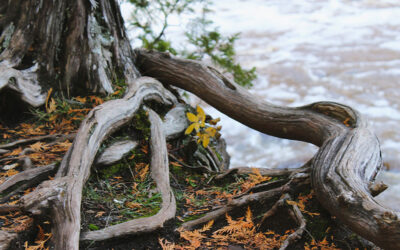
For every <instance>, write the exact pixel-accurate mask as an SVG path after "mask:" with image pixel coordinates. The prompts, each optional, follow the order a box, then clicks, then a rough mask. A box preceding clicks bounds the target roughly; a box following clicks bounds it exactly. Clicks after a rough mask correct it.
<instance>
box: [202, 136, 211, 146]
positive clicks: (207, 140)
mask: <svg viewBox="0 0 400 250" xmlns="http://www.w3.org/2000/svg"><path fill="white" fill-rule="evenodd" d="M209 143H210V137H209V136H208V135H207V134H204V136H203V147H205V148H206V147H207V146H208V144H209Z"/></svg>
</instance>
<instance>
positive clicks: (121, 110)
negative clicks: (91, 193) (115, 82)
mask: <svg viewBox="0 0 400 250" xmlns="http://www.w3.org/2000/svg"><path fill="white" fill-rule="evenodd" d="M132 86H140V87H139V88H138V89H136V90H135V89H134V88H133V87H132V88H130V89H129V91H128V92H127V93H126V95H125V96H124V98H123V99H118V100H112V101H108V102H106V103H103V104H102V105H100V106H97V107H96V108H94V109H93V110H92V111H91V112H90V113H89V114H88V116H87V118H86V119H85V120H84V121H83V122H82V124H81V127H80V129H79V131H78V133H77V136H76V139H75V140H74V143H73V144H72V146H71V147H70V149H69V151H68V152H67V154H66V156H65V157H64V159H63V161H62V163H61V166H60V169H59V171H58V174H57V175H56V178H55V179H54V180H51V181H45V182H43V183H42V184H41V185H39V186H38V188H37V189H36V190H35V191H33V192H32V193H30V194H28V195H25V196H24V197H22V199H21V201H22V204H23V205H24V207H25V209H26V210H28V211H30V212H32V213H33V214H41V213H42V210H45V209H48V208H51V211H52V215H53V218H54V224H53V225H54V227H53V229H52V233H53V239H52V240H53V242H54V244H55V247H56V249H78V246H79V238H80V208H81V205H80V204H81V198H82V187H83V184H84V183H85V182H86V180H87V179H88V177H89V173H90V167H91V165H92V163H93V161H94V158H95V155H96V153H97V150H98V149H99V147H100V144H101V142H102V141H103V140H104V139H105V138H107V136H108V135H110V134H111V133H112V132H113V131H115V130H116V129H118V128H119V127H121V126H122V125H124V124H126V123H127V122H128V121H130V120H131V119H132V117H133V115H134V114H135V113H136V111H137V110H138V109H139V108H140V106H141V104H142V102H143V101H144V100H157V101H159V102H162V103H166V104H168V103H169V104H172V103H173V102H174V101H175V97H174V96H173V95H172V94H170V93H169V92H167V91H166V90H165V89H164V88H163V87H162V85H161V84H160V83H159V82H158V81H156V80H154V79H151V78H148V77H143V78H138V79H137V80H135V82H133V83H132ZM50 201H51V206H50V203H49V202H50Z"/></svg>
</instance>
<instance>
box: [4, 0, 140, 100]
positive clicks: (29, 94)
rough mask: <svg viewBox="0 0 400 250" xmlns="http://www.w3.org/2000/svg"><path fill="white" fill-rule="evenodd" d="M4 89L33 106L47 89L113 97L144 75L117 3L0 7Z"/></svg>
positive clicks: (26, 3) (21, 3) (60, 2)
mask: <svg viewBox="0 0 400 250" xmlns="http://www.w3.org/2000/svg"><path fill="white" fill-rule="evenodd" d="M0 6H1V9H0V14H1V15H0V32H1V34H0V52H1V53H0V89H2V88H4V87H8V88H11V89H13V90H15V91H17V92H18V93H20V94H21V96H22V99H23V100H24V101H26V102H27V103H29V104H30V105H33V106H40V105H42V104H43V103H44V102H45V98H46V94H45V90H46V89H47V88H50V87H52V88H55V89H62V90H64V91H65V92H66V93H67V94H68V95H73V94H75V93H78V91H82V90H85V91H88V92H98V93H112V92H113V87H112V81H113V80H116V79H124V80H125V81H126V82H132V80H133V79H134V78H136V77H137V76H138V75H139V74H138V72H137V70H136V67H135V65H134V61H133V60H134V54H133V52H132V49H131V47H130V44H129V40H128V39H127V37H126V34H125V29H124V26H123V20H122V17H121V14H120V11H119V5H118V3H117V1H114V0H111V1H107V0H100V1H95V0H91V1H85V0H78V1H66V0H58V1H24V0H17V1H8V0H1V1H0Z"/></svg>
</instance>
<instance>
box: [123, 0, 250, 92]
mask: <svg viewBox="0 0 400 250" xmlns="http://www.w3.org/2000/svg"><path fill="white" fill-rule="evenodd" d="M129 2H130V3H132V4H133V5H134V6H135V9H134V11H133V13H132V21H131V23H130V24H131V26H132V29H133V31H135V32H138V33H139V35H138V36H137V37H138V40H139V42H140V43H141V46H142V47H144V48H146V49H153V50H158V51H161V52H170V53H172V54H174V55H179V56H183V57H186V58H188V59H196V60H202V59H209V60H211V61H212V63H213V64H214V65H215V66H217V67H218V68H219V69H221V70H222V71H223V72H224V73H229V74H231V75H232V76H233V78H234V80H235V82H236V83H238V84H239V85H242V86H247V87H250V86H252V84H251V81H253V80H254V79H255V78H256V77H257V76H256V73H255V70H256V69H255V68H254V67H253V68H252V69H250V70H247V69H244V68H243V67H242V66H241V65H240V64H239V63H237V62H235V55H236V53H235V49H234V44H235V41H236V40H237V39H238V38H239V34H234V35H232V36H227V37H225V36H223V35H222V34H221V33H220V32H219V31H218V29H216V28H214V27H213V22H212V21H211V20H210V19H209V18H208V14H209V13H210V12H211V10H210V8H209V6H210V5H211V2H210V1H209V0H154V1H149V0H129ZM195 7H196V9H201V13H196V12H195V10H194V8H195ZM188 13H189V14H191V15H194V16H195V17H194V18H193V19H192V20H191V21H190V24H189V26H188V30H186V32H185V35H186V38H187V42H188V44H190V47H191V49H185V50H181V51H180V50H178V49H176V48H174V47H173V46H172V44H171V41H170V39H169V38H168V37H166V35H165V31H166V29H167V28H168V26H169V23H168V18H169V17H170V16H171V15H178V16H181V15H182V14H188Z"/></svg>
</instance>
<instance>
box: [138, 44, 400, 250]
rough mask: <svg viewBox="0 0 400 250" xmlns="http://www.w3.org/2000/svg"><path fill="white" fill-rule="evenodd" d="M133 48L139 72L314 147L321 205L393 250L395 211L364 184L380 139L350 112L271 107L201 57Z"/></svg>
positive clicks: (370, 178)
mask: <svg viewBox="0 0 400 250" xmlns="http://www.w3.org/2000/svg"><path fill="white" fill-rule="evenodd" d="M136 53H137V55H138V59H137V66H138V67H139V69H140V71H141V72H142V73H143V74H144V75H148V76H151V77H155V78H157V79H158V80H160V81H161V82H163V83H164V84H170V85H172V86H176V87H179V88H182V89H185V90H187V91H190V92H192V93H194V94H196V95H197V96H199V97H200V98H202V99H203V100H204V101H206V102H207V103H209V104H210V105H212V106H214V107H215V108H217V109H218V110H220V111H221V112H223V113H225V114H227V115H228V116H230V117H232V118H234V119H236V120H237V121H239V122H241V123H243V124H245V125H247V126H249V127H251V128H254V129H256V130H258V131H260V132H264V133H266V134H269V135H273V136H277V137H281V138H287V139H294V140H300V141H305V142H309V143H313V144H314V145H317V146H319V147H320V149H319V151H318V152H317V154H316V155H315V156H314V158H313V160H312V162H311V168H312V172H311V173H312V174H311V180H312V186H313V188H314V189H315V190H316V195H317V198H318V200H319V201H320V202H321V204H322V205H323V206H324V207H325V208H326V209H327V210H328V211H329V212H330V213H331V214H332V215H334V216H336V217H337V218H339V219H340V220H341V221H342V222H343V223H345V224H346V225H347V226H348V227H349V228H350V229H351V230H353V231H354V232H356V233H357V234H359V235H361V236H363V237H365V238H366V239H368V240H370V241H372V242H374V243H375V244H377V245H378V246H380V247H383V248H385V249H400V241H399V239H400V213H399V212H398V211H393V210H391V209H388V208H386V207H384V206H382V205H381V204H378V203H377V202H376V201H375V200H374V199H373V195H372V193H374V194H375V191H374V189H373V188H372V189H370V188H369V187H374V181H375V177H376V175H377V174H378V173H379V171H380V169H381V168H382V159H381V153H380V148H379V142H378V140H377V138H376V136H375V135H374V134H373V133H372V132H371V130H370V129H369V128H368V126H367V124H366V122H365V121H364V120H363V119H362V117H361V116H360V115H359V113H358V112H357V111H355V110H354V109H352V108H350V107H348V106H345V105H342V104H338V103H333V102H318V103H313V104H310V105H307V106H303V107H297V108H290V107H282V106H276V105H273V104H270V103H267V102H263V101H261V100H256V98H254V97H252V96H251V94H249V93H248V92H247V91H246V90H245V89H243V88H241V87H240V86H237V85H236V84H234V83H233V82H231V81H230V80H229V79H227V78H226V77H224V76H223V75H222V74H220V73H218V71H216V70H215V69H213V68H211V67H209V66H206V65H204V64H202V63H199V62H196V61H192V60H183V59H178V58H175V57H173V56H171V55H169V54H166V53H159V52H149V51H144V50H136ZM233 107H234V108H233Z"/></svg>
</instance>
